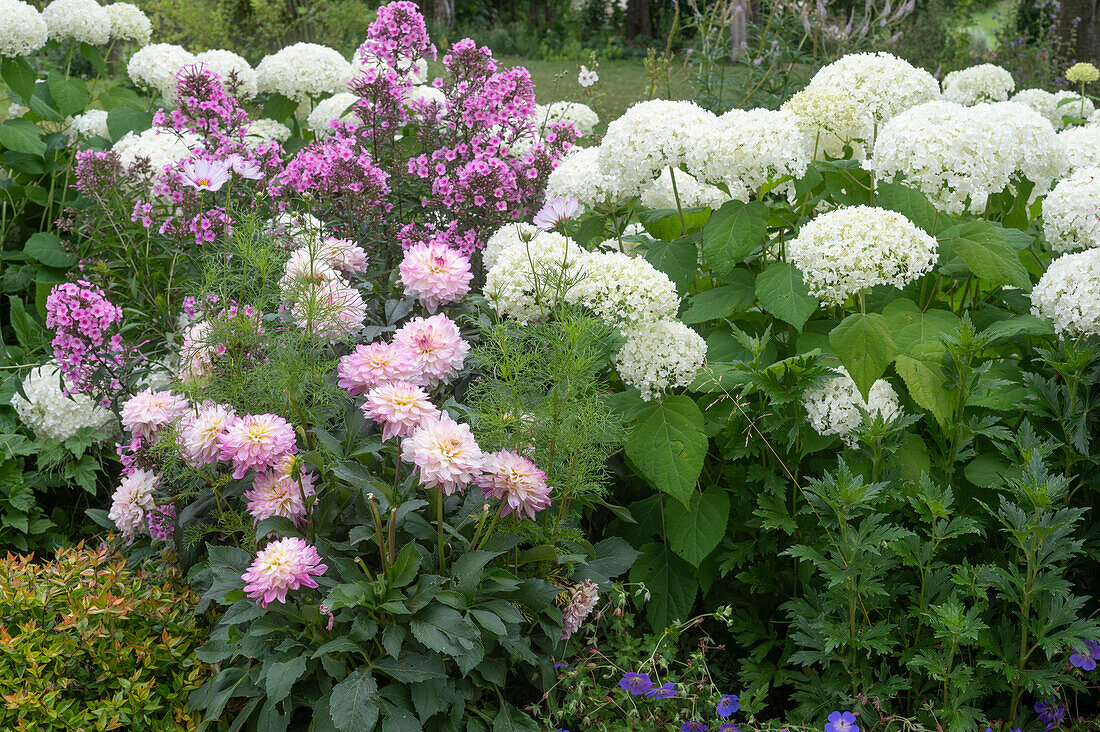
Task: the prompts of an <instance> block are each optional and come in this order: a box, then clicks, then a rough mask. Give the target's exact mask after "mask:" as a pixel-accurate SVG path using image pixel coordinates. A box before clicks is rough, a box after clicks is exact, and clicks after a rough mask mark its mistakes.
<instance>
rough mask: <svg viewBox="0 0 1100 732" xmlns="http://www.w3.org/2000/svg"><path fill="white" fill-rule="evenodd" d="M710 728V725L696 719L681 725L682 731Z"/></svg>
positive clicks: (688, 731) (701, 731) (693, 731)
mask: <svg viewBox="0 0 1100 732" xmlns="http://www.w3.org/2000/svg"><path fill="white" fill-rule="evenodd" d="M709 729H710V727H708V726H706V725H705V724H703V723H702V722H696V721H695V720H694V719H693V720H691V721H690V722H684V723H683V724H681V725H680V732H707V730H709Z"/></svg>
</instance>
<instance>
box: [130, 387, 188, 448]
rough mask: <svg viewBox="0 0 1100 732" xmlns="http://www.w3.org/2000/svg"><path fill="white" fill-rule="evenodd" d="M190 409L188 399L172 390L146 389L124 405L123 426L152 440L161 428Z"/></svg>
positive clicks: (132, 432) (136, 434)
mask: <svg viewBox="0 0 1100 732" xmlns="http://www.w3.org/2000/svg"><path fill="white" fill-rule="evenodd" d="M187 410H188V404H187V399H185V398H184V397H181V396H179V395H177V394H173V393H172V392H170V391H153V390H152V389H146V390H145V391H141V392H138V393H137V394H135V395H134V396H132V397H130V398H129V399H127V400H126V403H125V404H123V405H122V412H121V413H120V416H121V417H122V426H123V427H125V428H126V429H127V430H129V431H130V433H131V434H133V435H135V436H137V437H142V438H144V439H146V440H149V441H152V440H154V439H155V438H156V435H157V432H159V431H160V428H161V427H163V426H164V425H166V424H168V423H169V422H171V421H172V420H174V419H176V417H179V416H182V415H183V414H185V413H186V412H187Z"/></svg>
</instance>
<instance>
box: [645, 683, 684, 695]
mask: <svg viewBox="0 0 1100 732" xmlns="http://www.w3.org/2000/svg"><path fill="white" fill-rule="evenodd" d="M676 694H677V691H676V687H674V686H673V685H672V682H671V681H666V682H665V683H664V684H662V685H661V686H656V687H654V688H652V689H650V690H649V691H647V692H646V693H645V695H646V696H651V697H653V698H654V699H671V698H672V697H674V696H676Z"/></svg>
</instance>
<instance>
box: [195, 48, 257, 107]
mask: <svg viewBox="0 0 1100 732" xmlns="http://www.w3.org/2000/svg"><path fill="white" fill-rule="evenodd" d="M195 62H196V63H198V64H201V65H202V66H203V68H206V69H209V70H210V71H213V72H214V73H215V74H217V75H218V76H219V77H220V78H221V80H222V81H223V82H225V80H227V79H228V78H229V74H230V73H234V74H236V79H237V83H238V87H237V97H238V98H239V99H251V98H252V97H254V96H256V91H257V89H258V86H257V82H256V70H255V69H253V68H252V65H251V64H250V63H248V61H246V60H245V59H244V57H243V56H239V55H237V54H235V53H233V52H232V51H226V50H223V49H213V50H210V51H203V52H202V53H199V54H196V55H195Z"/></svg>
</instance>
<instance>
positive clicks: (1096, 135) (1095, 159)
mask: <svg viewBox="0 0 1100 732" xmlns="http://www.w3.org/2000/svg"><path fill="white" fill-rule="evenodd" d="M1058 139H1059V140H1061V142H1062V149H1063V150H1064V151H1065V153H1064V154H1065V161H1066V165H1067V167H1068V168H1069V170H1071V171H1072V170H1078V169H1080V168H1100V125H1093V124H1088V125H1082V126H1079V127H1070V128H1068V129H1065V130H1062V131H1061V132H1059V133H1058Z"/></svg>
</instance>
